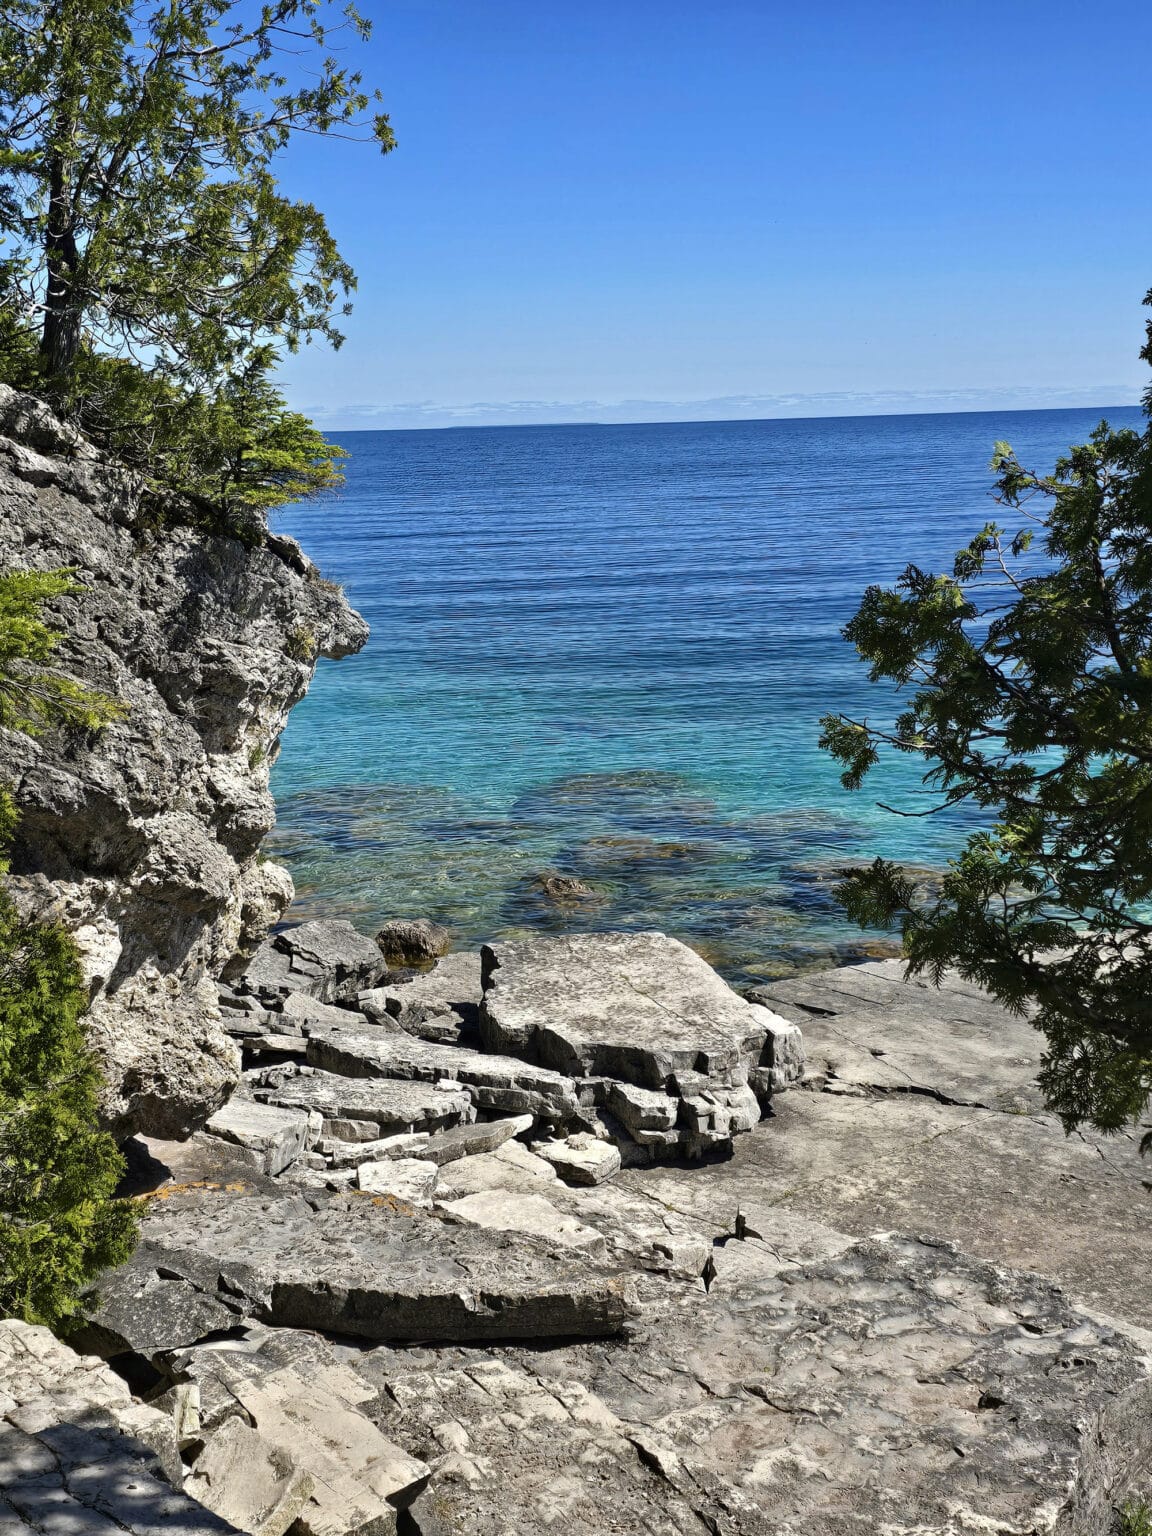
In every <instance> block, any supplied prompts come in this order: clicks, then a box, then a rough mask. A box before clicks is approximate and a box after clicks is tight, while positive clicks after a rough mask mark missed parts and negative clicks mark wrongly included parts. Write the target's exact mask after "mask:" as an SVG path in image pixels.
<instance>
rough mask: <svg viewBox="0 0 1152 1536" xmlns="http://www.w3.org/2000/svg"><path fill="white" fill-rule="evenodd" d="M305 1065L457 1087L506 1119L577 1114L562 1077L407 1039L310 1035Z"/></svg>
mask: <svg viewBox="0 0 1152 1536" xmlns="http://www.w3.org/2000/svg"><path fill="white" fill-rule="evenodd" d="M308 1060H309V1062H310V1063H311V1064H312V1065H313V1066H316V1067H319V1068H321V1069H323V1070H325V1071H328V1072H332V1073H337V1074H340V1073H343V1074H347V1075H348V1076H349V1077H361V1078H372V1077H375V1078H395V1079H400V1080H405V1079H407V1080H411V1081H415V1082H438V1081H450V1082H458V1083H459V1084H460V1085H461V1086H462V1087H465V1088H467V1090H468V1092H469V1093H470V1095H471V1096H472V1099H473V1102H474V1103H475V1104H476V1106H477V1107H478V1108H480V1109H486V1110H496V1111H498V1112H500V1113H502V1114H505V1115H522V1114H530V1115H538V1116H540V1117H541V1118H544V1119H547V1120H554V1121H558V1122H563V1121H566V1120H570V1119H572V1118H573V1116H574V1115H575V1114H576V1112H577V1102H578V1101H577V1094H576V1085H575V1084H574V1083H573V1081H572V1079H571V1078H569V1077H565V1076H564V1075H563V1074H562V1073H559V1072H552V1071H549V1070H548V1069H547V1068H545V1067H536V1066H532V1065H531V1064H530V1063H528V1062H524V1061H518V1060H514V1059H511V1058H509V1057H503V1056H486V1055H484V1054H482V1053H481V1052H479V1051H467V1050H462V1049H459V1048H457V1047H454V1046H450V1045H435V1044H431V1043H430V1042H428V1041H425V1040H415V1039H413V1038H411V1037H410V1036H408V1035H383V1036H381V1035H379V1034H374V1035H370V1034H368V1033H367V1032H365V1033H363V1034H344V1033H343V1032H333V1033H331V1034H324V1035H313V1036H311V1037H310V1039H309V1042H308Z"/></svg>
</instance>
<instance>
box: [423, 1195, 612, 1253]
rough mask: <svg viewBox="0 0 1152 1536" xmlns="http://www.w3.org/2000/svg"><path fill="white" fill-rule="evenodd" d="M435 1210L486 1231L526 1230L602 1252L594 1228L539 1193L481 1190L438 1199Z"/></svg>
mask: <svg viewBox="0 0 1152 1536" xmlns="http://www.w3.org/2000/svg"><path fill="white" fill-rule="evenodd" d="M437 1209H438V1210H440V1211H442V1212H444V1214H445V1215H446V1216H450V1217H451V1218H452V1220H453V1221H464V1222H467V1223H468V1224H469V1225H470V1226H476V1227H483V1228H485V1230H487V1231H489V1232H527V1233H530V1234H531V1235H532V1236H534V1237H543V1238H547V1239H549V1240H550V1241H552V1242H556V1243H561V1244H562V1245H563V1246H564V1247H565V1248H579V1249H582V1250H583V1251H584V1252H587V1253H595V1254H603V1253H605V1252H606V1244H605V1242H604V1238H603V1237H602V1235H601V1234H600V1233H599V1232H597V1231H596V1229H595V1227H589V1226H587V1225H586V1224H585V1223H584V1222H582V1221H580V1220H579V1219H578V1218H577V1217H575V1216H573V1215H571V1214H570V1213H568V1212H565V1211H561V1210H558V1209H557V1207H556V1206H555V1205H553V1204H552V1202H551V1201H550V1200H548V1199H546V1198H545V1197H544V1196H543V1195H537V1194H521V1193H519V1192H517V1193H515V1194H513V1193H511V1192H510V1191H508V1190H503V1189H492V1190H484V1191H482V1192H480V1193H477V1194H474V1195H464V1196H462V1197H461V1198H460V1199H456V1200H444V1201H441V1202H439V1203H438V1205H437Z"/></svg>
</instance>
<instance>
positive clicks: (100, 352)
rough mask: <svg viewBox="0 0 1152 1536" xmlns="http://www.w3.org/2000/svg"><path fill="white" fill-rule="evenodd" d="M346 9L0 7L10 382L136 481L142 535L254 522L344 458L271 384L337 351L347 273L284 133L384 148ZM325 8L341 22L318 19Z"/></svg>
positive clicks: (271, 0)
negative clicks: (323, 344)
mask: <svg viewBox="0 0 1152 1536" xmlns="http://www.w3.org/2000/svg"><path fill="white" fill-rule="evenodd" d="M334 3H335V0H266V3H264V4H262V5H254V4H251V3H249V0H179V3H177V0H155V3H154V4H153V5H151V6H138V5H136V4H134V3H133V0H13V3H11V4H9V5H6V6H4V7H3V8H2V11H0V382H4V383H7V384H10V385H12V386H13V387H14V388H17V389H23V390H28V391H30V392H33V393H35V394H38V395H41V396H43V397H44V398H46V399H47V400H48V401H49V402H50V403H51V404H52V406H53V407H54V408H55V409H56V410H58V411H60V412H61V413H62V414H63V415H65V416H66V417H67V418H68V419H69V420H70V421H73V422H75V423H76V424H77V425H78V426H79V427H80V428H81V430H82V431H83V432H85V433H86V434H87V435H88V436H89V437H90V438H91V439H92V440H93V441H94V442H96V443H98V444H99V445H100V446H102V447H104V448H107V449H108V450H109V451H110V452H112V453H113V454H115V455H116V456H117V457H118V458H120V459H122V460H123V461H124V462H126V463H127V464H129V465H130V466H132V467H133V468H135V469H136V470H138V471H140V472H142V474H143V475H144V479H145V484H146V488H147V492H148V494H147V496H146V503H145V511H146V513H147V514H150V516H151V521H152V523H153V524H154V525H155V526H159V527H163V526H165V525H170V524H173V523H191V524H193V525H195V526H200V527H205V528H209V529H212V530H216V531H224V532H230V533H235V534H238V535H239V536H240V537H242V538H244V539H246V540H250V541H254V540H257V539H259V538H260V537H262V536H263V532H264V517H265V514H266V513H267V511H268V510H269V509H270V508H272V507H275V506H278V505H280V504H282V503H283V502H286V501H293V500H298V499H300V498H302V497H306V496H311V495H314V494H316V493H317V492H320V491H323V490H325V489H327V488H329V487H331V486H333V485H336V484H338V483H339V481H340V478H341V477H340V473H339V468H338V465H339V460H340V459H341V458H342V457H343V452H342V450H340V449H339V448H337V447H335V446H334V445H333V444H331V443H327V442H325V440H324V438H323V436H322V435H321V433H319V432H318V431H317V430H316V429H315V428H314V427H313V426H312V425H311V423H310V422H309V421H308V420H307V419H306V418H305V417H303V416H300V415H298V414H296V413H295V412H292V411H290V410H288V408H287V406H286V405H285V402H284V400H283V399H282V398H281V396H280V395H279V393H278V392H277V391H276V389H275V388H274V387H273V386H272V385H271V383H270V382H269V374H270V372H271V370H272V368H273V366H274V365H275V362H276V359H277V349H278V348H282V347H288V348H289V349H290V350H295V349H296V348H297V347H298V346H300V345H301V343H305V342H310V341H312V340H313V339H315V338H323V339H326V340H328V341H329V342H331V343H332V344H333V345H335V346H339V344H340V342H341V340H342V337H341V334H340V331H339V329H338V327H337V321H338V320H339V317H340V316H341V315H343V314H346V313H347V312H348V309H349V305H348V303H347V296H348V294H349V293H350V292H351V291H352V289H353V288H354V287H355V278H354V275H353V273H352V271H351V269H350V268H349V266H348V265H347V263H346V262H345V261H344V260H343V258H342V257H341V255H340V253H339V251H338V250H337V248H336V245H335V242H334V241H333V239H332V236H331V234H330V233H329V230H328V228H327V225H326V223H325V221H324V217H323V215H322V214H321V213H319V212H318V211H317V210H316V209H315V208H314V207H312V206H311V204H308V203H304V202H300V201H294V200H292V199H291V198H288V197H286V196H284V195H283V194H282V193H281V192H280V191H279V190H278V188H277V183H276V180H275V177H274V176H273V174H272V165H273V162H274V159H275V157H276V155H277V153H278V152H279V151H280V150H282V149H283V148H284V146H285V145H286V144H287V143H288V142H289V140H290V139H291V138H292V136H293V135H294V134H298V133H305V134H321V135H323V134H327V133H334V134H336V135H338V136H339V137H341V138H360V139H364V140H366V141H368V142H375V143H376V144H377V146H378V147H379V148H380V149H381V150H383V151H385V152H386V151H388V150H390V149H391V148H392V147H393V142H394V141H393V137H392V132H391V129H390V127H389V125H388V119H387V117H386V116H385V115H384V114H382V113H373V112H372V111H371V103H372V101H373V100H374V99H375V98H373V97H371V96H370V95H369V94H368V93H367V92H366V91H365V90H364V89H363V88H362V83H361V78H360V76H359V75H358V74H357V73H355V72H352V71H349V69H347V68H346V67H345V66H344V65H343V64H341V63H340V62H338V60H337V59H335V58H334V57H333V56H332V54H331V50H332V48H333V47H335V46H336V44H337V42H338V40H339V35H340V34H341V33H350V34H351V35H352V36H353V37H356V38H364V37H366V36H367V35H368V32H369V25H368V23H367V22H366V21H365V20H363V19H362V18H361V17H360V16H358V15H357V13H356V11H355V9H354V7H352V6H348V7H346V8H343V9H340V10H339V11H335V10H334ZM330 12H331V13H333V15H334V17H335V20H334V22H329V21H327V20H326V19H325V18H326V17H327V16H328V14H329V13H330Z"/></svg>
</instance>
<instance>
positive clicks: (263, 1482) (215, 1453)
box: [186, 1418, 315, 1536]
mask: <svg viewBox="0 0 1152 1536" xmlns="http://www.w3.org/2000/svg"><path fill="white" fill-rule="evenodd" d="M186 1486H187V1491H188V1492H189V1493H190V1494H191V1495H192V1497H193V1498H194V1499H198V1500H199V1501H200V1503H201V1504H203V1505H204V1506H205V1507H206V1508H208V1509H210V1510H212V1511H213V1512H214V1513H215V1514H218V1515H220V1516H221V1517H222V1518H223V1519H225V1520H230V1521H231V1522H232V1524H233V1525H236V1526H238V1527H239V1528H240V1530H242V1531H247V1532H248V1533H249V1536H284V1532H285V1531H286V1530H287V1529H288V1527H289V1526H290V1525H291V1524H292V1522H293V1521H294V1520H295V1519H296V1518H297V1517H298V1516H299V1514H300V1512H301V1511H302V1510H303V1508H304V1506H305V1504H306V1503H307V1502H308V1499H309V1497H310V1496H311V1493H312V1489H313V1487H314V1486H315V1485H314V1482H313V1479H312V1474H311V1473H310V1472H306V1471H305V1470H304V1469H303V1468H301V1467H299V1466H297V1465H296V1463H295V1462H294V1461H293V1459H292V1457H291V1456H290V1455H289V1454H288V1453H287V1452H286V1451H285V1450H284V1449H283V1448H282V1447H280V1446H277V1445H270V1444H269V1443H268V1441H266V1440H265V1439H264V1437H263V1436H262V1435H261V1434H259V1433H258V1431H256V1430H254V1429H250V1428H249V1426H248V1425H247V1424H245V1423H244V1421H243V1420H242V1419H239V1418H230V1419H225V1421H224V1423H223V1424H222V1425H221V1426H220V1428H219V1429H218V1430H217V1431H216V1433H215V1434H214V1435H213V1436H212V1438H211V1439H210V1440H209V1442H208V1445H207V1446H206V1448H205V1449H204V1450H203V1451H202V1452H201V1453H200V1456H199V1457H198V1459H197V1461H196V1465H195V1466H194V1468H193V1470H192V1475H191V1477H189V1479H188V1482H187V1485H186Z"/></svg>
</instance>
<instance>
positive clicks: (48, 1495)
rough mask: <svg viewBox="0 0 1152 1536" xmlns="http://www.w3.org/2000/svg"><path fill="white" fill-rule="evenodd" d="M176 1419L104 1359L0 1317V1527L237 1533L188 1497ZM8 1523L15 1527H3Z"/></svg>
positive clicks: (148, 1535)
mask: <svg viewBox="0 0 1152 1536" xmlns="http://www.w3.org/2000/svg"><path fill="white" fill-rule="evenodd" d="M181 1477H182V1468H181V1465H180V1457H179V1452H178V1449H177V1445H176V1436H175V1431H174V1428H173V1425H172V1421H171V1419H170V1418H169V1417H168V1416H167V1415H166V1414H164V1413H161V1412H160V1411H159V1410H158V1409H156V1408H151V1407H148V1406H147V1405H145V1404H143V1403H137V1402H134V1401H133V1400H132V1396H131V1394H130V1392H129V1390H128V1387H127V1385H126V1384H125V1382H124V1381H123V1380H121V1378H120V1377H119V1376H117V1375H116V1374H115V1373H114V1372H113V1371H112V1370H110V1369H109V1368H108V1366H106V1365H105V1364H104V1363H103V1362H102V1361H100V1360H97V1359H94V1358H92V1357H91V1356H82V1355H78V1354H76V1353H75V1352H74V1351H73V1350H71V1349H69V1348H68V1346H67V1345H65V1344H62V1343H61V1342H60V1341H59V1340H58V1339H56V1338H54V1337H53V1336H52V1334H50V1333H49V1332H48V1330H47V1329H46V1328H34V1327H32V1326H30V1325H29V1324H27V1323H22V1322H19V1321H17V1320H16V1319H14V1318H7V1319H4V1320H2V1321H0V1490H2V1492H0V1530H3V1531H4V1533H5V1536H9V1532H19V1533H21V1536H26V1533H27V1532H29V1531H35V1532H39V1533H52V1536H56V1533H59V1536H73V1533H75V1536H124V1532H129V1533H130V1536H161V1533H164V1532H169V1531H178V1532H180V1533H181V1536H229V1533H233V1536H235V1533H236V1532H237V1529H238V1528H237V1527H236V1526H235V1525H232V1524H231V1523H230V1522H228V1521H226V1520H221V1519H219V1518H218V1517H217V1516H216V1515H214V1514H212V1513H211V1511H209V1510H207V1509H205V1508H203V1507H202V1506H201V1505H200V1504H198V1503H196V1502H195V1501H194V1500H193V1499H190V1498H188V1497H187V1496H186V1495H185V1494H184V1493H183V1492H181V1491H178V1488H177V1487H173V1486H171V1483H170V1481H169V1479H173V1480H175V1481H176V1483H177V1484H178V1483H179V1482H180V1480H181ZM5 1521H7V1524H5Z"/></svg>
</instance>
